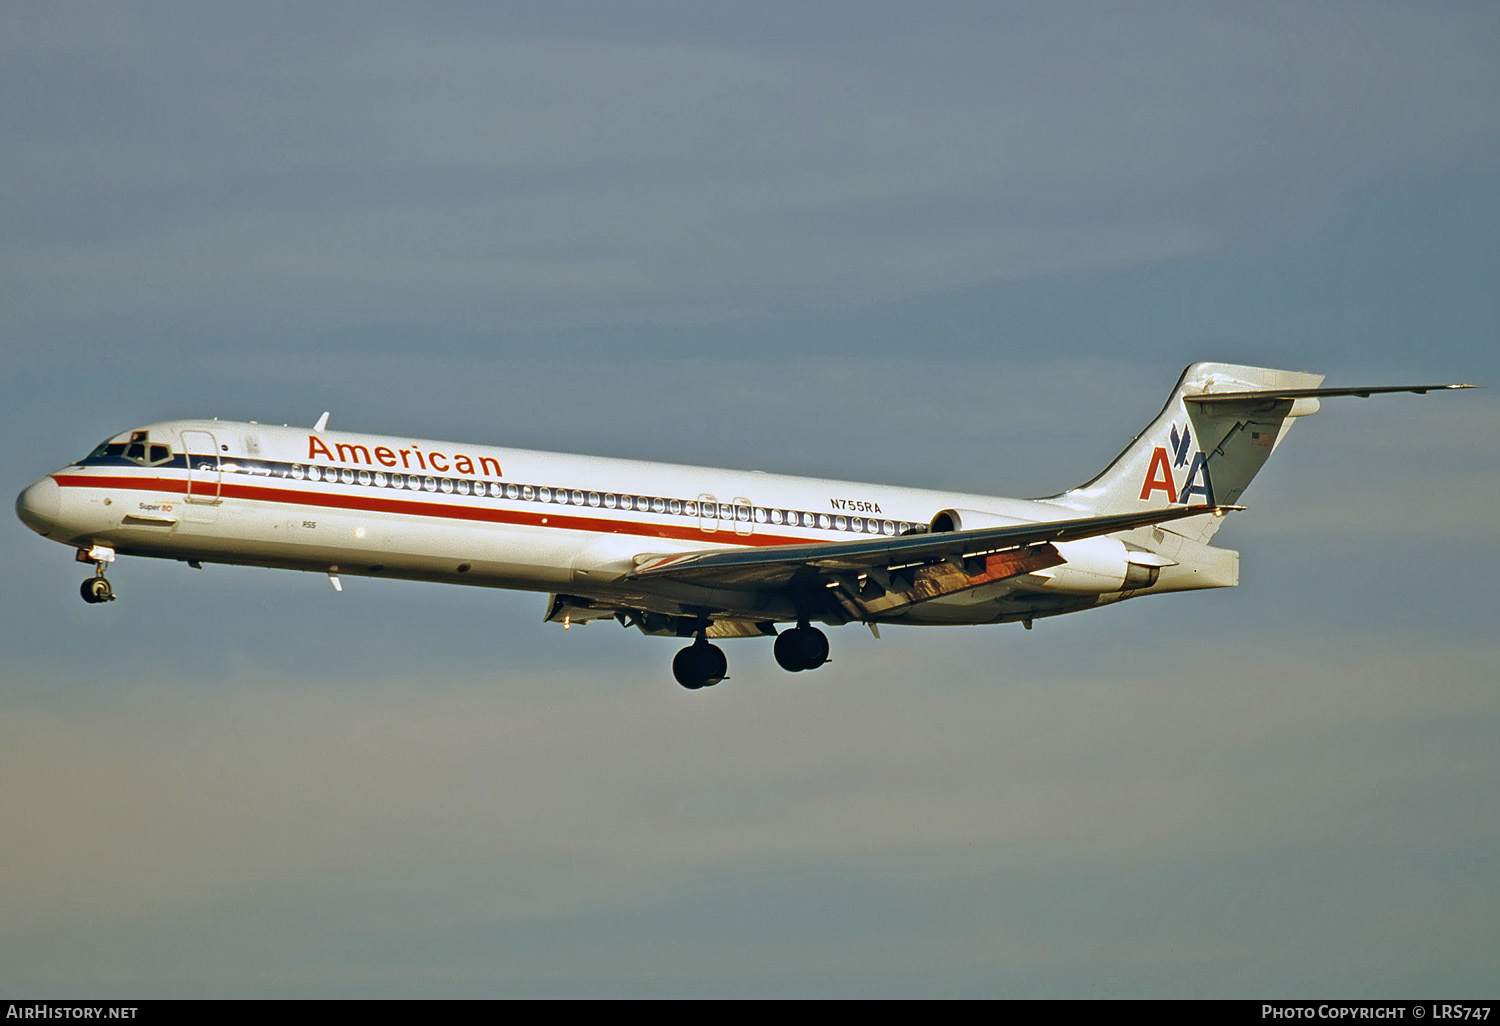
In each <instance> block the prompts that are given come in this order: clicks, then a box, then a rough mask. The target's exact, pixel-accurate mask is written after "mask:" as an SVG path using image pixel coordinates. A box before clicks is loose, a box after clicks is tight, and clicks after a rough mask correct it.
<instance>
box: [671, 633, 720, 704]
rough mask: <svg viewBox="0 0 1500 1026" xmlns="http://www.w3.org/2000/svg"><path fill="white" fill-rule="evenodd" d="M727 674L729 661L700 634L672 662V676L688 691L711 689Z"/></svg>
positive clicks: (715, 646) (718, 648) (717, 647)
mask: <svg viewBox="0 0 1500 1026" xmlns="http://www.w3.org/2000/svg"><path fill="white" fill-rule="evenodd" d="M728 672H729V660H727V659H725V658H724V650H723V649H721V648H720V647H719V646H718V645H710V644H709V643H708V639H707V638H705V637H704V636H703V635H702V634H699V635H698V640H697V641H695V642H693V643H692V644H691V645H689V646H688V647H687V648H685V649H683V650H682V651H681V652H678V653H677V657H676V658H675V659H673V660H672V676H674V677H676V678H677V683H679V684H681V685H682V686H683V687H685V688H687V689H688V690H689V691H697V690H698V689H699V688H711V687H713V686H714V685H715V684H717V683H719V681H721V680H723V679H724V677H725V675H726V674H727V673H728Z"/></svg>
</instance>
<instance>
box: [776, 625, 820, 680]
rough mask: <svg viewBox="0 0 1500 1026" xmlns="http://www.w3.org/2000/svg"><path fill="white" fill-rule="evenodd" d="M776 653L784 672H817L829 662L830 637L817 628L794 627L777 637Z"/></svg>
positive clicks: (778, 662) (777, 661)
mask: <svg viewBox="0 0 1500 1026" xmlns="http://www.w3.org/2000/svg"><path fill="white" fill-rule="evenodd" d="M774 651H775V655H776V663H777V665H778V666H780V667H781V668H782V669H783V670H790V671H791V672H792V673H797V672H800V671H802V670H815V669H817V668H818V667H819V666H822V665H823V664H824V663H826V662H827V661H828V635H826V634H824V633H823V632H822V631H820V630H818V629H817V628H816V627H793V628H792V629H791V630H789V631H782V632H781V633H780V634H779V635H777V636H776V647H775V649H774Z"/></svg>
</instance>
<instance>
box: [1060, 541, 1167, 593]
mask: <svg viewBox="0 0 1500 1026" xmlns="http://www.w3.org/2000/svg"><path fill="white" fill-rule="evenodd" d="M1057 551H1058V553H1059V554H1060V555H1061V556H1062V557H1063V558H1064V559H1066V560H1067V562H1066V563H1064V564H1062V565H1061V566H1054V567H1052V568H1050V569H1048V570H1038V571H1036V572H1035V573H1034V574H1032V577H1039V578H1041V579H1042V582H1043V583H1042V587H1043V588H1045V589H1046V590H1048V591H1056V592H1061V593H1063V594H1065V595H1102V594H1105V593H1107V592H1115V591H1135V590H1136V589H1138V588H1149V587H1151V586H1152V585H1153V584H1155V583H1156V579H1157V578H1158V577H1159V576H1160V575H1161V568H1162V567H1163V566H1170V565H1172V564H1173V560H1170V559H1166V558H1164V557H1162V556H1159V555H1157V554H1156V553H1154V552H1142V551H1140V550H1138V549H1131V548H1127V547H1126V546H1125V543H1124V542H1122V541H1120V540H1119V539H1117V538H1082V539H1079V540H1078V541H1070V542H1059V543H1058V544H1057Z"/></svg>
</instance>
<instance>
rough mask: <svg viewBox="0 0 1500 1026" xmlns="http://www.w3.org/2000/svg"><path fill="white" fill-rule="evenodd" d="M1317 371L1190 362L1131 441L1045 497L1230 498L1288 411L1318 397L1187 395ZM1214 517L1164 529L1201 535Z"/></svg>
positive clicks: (1087, 506) (1292, 382)
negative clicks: (1087, 476)
mask: <svg viewBox="0 0 1500 1026" xmlns="http://www.w3.org/2000/svg"><path fill="white" fill-rule="evenodd" d="M1322 381H1323V376H1322V375H1321V374H1305V373H1302V372H1300V371H1286V370H1273V369H1271V368H1267V367H1244V366H1240V365H1238V364H1229V363H1195V364H1193V365H1192V366H1190V367H1188V369H1187V370H1185V371H1183V373H1182V377H1181V378H1180V379H1179V380H1178V382H1177V387H1176V388H1174V389H1173V390H1172V395H1171V398H1169V399H1168V400H1167V404H1166V406H1164V407H1162V411H1161V413H1159V414H1157V416H1156V419H1155V420H1153V421H1152V422H1151V423H1150V424H1149V425H1148V426H1147V427H1146V429H1145V430H1144V431H1142V432H1141V433H1140V434H1139V435H1137V436H1136V438H1135V441H1133V442H1131V443H1130V445H1129V446H1128V447H1127V448H1126V449H1125V451H1124V452H1122V453H1120V455H1119V456H1117V457H1115V459H1114V462H1112V463H1110V465H1109V466H1108V467H1106V468H1105V469H1104V472H1103V473H1101V474H1100V475H1099V476H1098V477H1096V478H1094V479H1093V480H1092V481H1090V482H1088V483H1087V484H1084V485H1080V486H1079V487H1077V488H1073V489H1070V490H1069V491H1066V492H1064V493H1063V494H1061V495H1057V496H1053V497H1051V499H1050V501H1052V502H1057V503H1060V504H1062V505H1065V506H1070V507H1072V508H1074V509H1078V510H1082V511H1086V512H1088V513H1093V514H1106V513H1133V512H1137V511H1145V510H1149V509H1160V508H1165V507H1168V506H1172V505H1191V504H1198V503H1207V504H1210V505H1228V504H1231V503H1234V502H1236V501H1237V500H1238V499H1239V498H1240V496H1241V495H1242V494H1244V491H1245V489H1246V488H1247V487H1248V486H1249V484H1250V481H1251V479H1252V478H1254V477H1255V475H1256V474H1257V473H1258V472H1259V471H1260V468H1261V467H1262V466H1263V465H1264V464H1265V462H1266V460H1267V459H1268V458H1269V457H1270V455H1271V453H1272V452H1274V451H1275V450H1276V447H1277V446H1278V445H1280V444H1281V442H1282V440H1283V439H1284V438H1286V435H1287V432H1288V431H1290V430H1291V427H1292V420H1293V418H1296V417H1300V416H1304V415H1306V414H1310V413H1315V412H1317V409H1318V401H1317V399H1275V398H1264V399H1246V400H1243V401H1229V402H1215V403H1203V402H1194V401H1193V397H1194V396H1201V395H1213V394H1219V393H1245V392H1265V391H1273V390H1287V389H1310V388H1316V387H1317V386H1318V385H1319V384H1321V383H1322ZM1219 524H1220V518H1219V517H1214V516H1203V517H1193V518H1190V519H1187V520H1179V521H1176V522H1175V523H1173V524H1172V525H1171V526H1170V527H1167V528H1164V530H1170V531H1173V532H1175V533H1177V534H1181V535H1185V536H1186V537H1189V538H1192V539H1193V540H1195V541H1200V542H1206V541H1208V539H1209V538H1210V537H1212V535H1213V533H1214V531H1216V530H1217V529H1218V527H1219Z"/></svg>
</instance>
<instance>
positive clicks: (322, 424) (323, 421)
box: [313, 410, 329, 435]
mask: <svg viewBox="0 0 1500 1026" xmlns="http://www.w3.org/2000/svg"><path fill="white" fill-rule="evenodd" d="M328 414H329V411H328V410H324V411H323V416H321V417H319V418H318V422H317V423H316V424H314V425H313V430H314V431H316V432H317V433H318V434H320V435H321V434H322V433H323V429H324V428H326V427H327V426H328Z"/></svg>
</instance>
